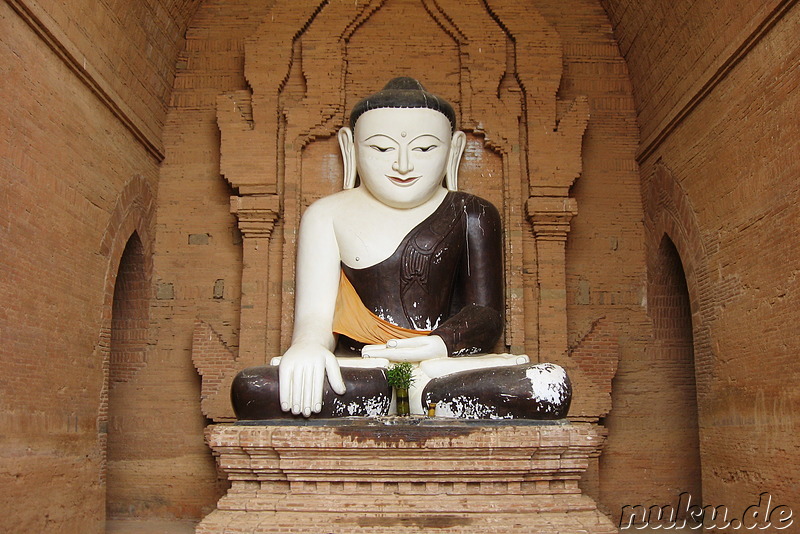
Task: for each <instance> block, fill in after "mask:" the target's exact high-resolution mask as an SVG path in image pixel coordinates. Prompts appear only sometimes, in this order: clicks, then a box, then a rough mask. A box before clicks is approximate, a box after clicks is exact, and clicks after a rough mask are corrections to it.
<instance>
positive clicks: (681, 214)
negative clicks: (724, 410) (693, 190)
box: [642, 159, 713, 411]
mask: <svg viewBox="0 0 800 534" xmlns="http://www.w3.org/2000/svg"><path fill="white" fill-rule="evenodd" d="M642 191H643V200H644V208H645V220H644V225H645V247H646V255H647V270H648V272H650V273H653V272H655V271H656V270H657V261H658V258H659V255H658V251H659V247H660V246H661V241H662V239H663V237H664V236H665V235H666V236H667V237H669V239H670V240H671V241H672V243H673V244H674V245H675V248H676V250H677V251H678V255H679V256H680V259H681V264H682V266H683V271H684V274H685V276H686V285H687V289H688V292H689V304H690V307H691V312H692V330H693V336H694V357H695V376H696V380H697V390H698V409H699V410H700V411H702V402H701V398H702V397H703V396H704V394H705V393H704V392H706V391H708V388H707V386H708V384H710V378H711V373H712V371H713V351H712V348H711V342H710V337H709V327H708V325H709V323H710V313H711V312H712V310H711V308H710V306H709V302H708V300H707V299H704V298H703V288H707V287H708V285H709V268H708V261H707V248H708V243H707V242H706V240H704V239H703V236H702V234H701V231H700V226H699V224H698V222H697V216H696V214H695V211H694V208H693V206H692V203H691V201H690V200H689V197H688V195H687V194H686V192H685V191H684V190H683V188H682V187H681V185H680V183H679V182H678V181H677V180H676V179H675V177H674V175H673V174H672V172H671V171H670V170H669V168H668V167H667V166H666V164H665V163H664V162H663V161H662V160H660V159H659V160H658V161H657V162H656V163H655V165H654V168H653V171H652V172H651V173H650V174H649V176H647V177H646V178H645V179H644V183H643V186H642Z"/></svg>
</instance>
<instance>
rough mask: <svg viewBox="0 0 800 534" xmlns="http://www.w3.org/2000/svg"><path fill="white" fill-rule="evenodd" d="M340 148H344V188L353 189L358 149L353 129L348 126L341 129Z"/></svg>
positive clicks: (339, 136)
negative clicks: (354, 140)
mask: <svg viewBox="0 0 800 534" xmlns="http://www.w3.org/2000/svg"><path fill="white" fill-rule="evenodd" d="M337 137H338V138H339V148H340V149H341V150H342V161H343V162H344V184H343V187H344V189H353V188H354V187H355V186H356V149H355V143H354V142H353V130H351V129H350V128H348V127H347V126H345V127H343V128H342V129H340V130H339V135H338V136H337Z"/></svg>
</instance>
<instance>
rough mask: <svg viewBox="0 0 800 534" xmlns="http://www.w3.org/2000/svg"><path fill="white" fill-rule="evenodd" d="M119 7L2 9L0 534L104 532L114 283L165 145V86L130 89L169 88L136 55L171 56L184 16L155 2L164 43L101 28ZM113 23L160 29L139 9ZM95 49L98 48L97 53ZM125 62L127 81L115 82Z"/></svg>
mask: <svg viewBox="0 0 800 534" xmlns="http://www.w3.org/2000/svg"><path fill="white" fill-rule="evenodd" d="M116 4H121V3H116ZM117 7H120V6H119V5H118V6H117ZM114 9H115V8H114V7H112V6H111V5H110V4H103V5H101V6H98V5H97V3H96V2H69V3H64V2H58V3H56V2H35V1H31V2H23V1H21V0H19V1H17V0H15V1H11V2H4V3H2V5H0V64H2V66H3V75H2V77H1V79H2V81H0V84H1V85H2V91H0V92H1V93H2V100H3V105H2V107H1V108H0V117H2V119H0V125H1V126H0V127H1V128H2V135H1V136H0V139H2V141H0V176H2V180H0V184H2V185H0V269H1V270H2V277H0V278H1V279H0V298H2V302H3V306H2V309H0V339H2V345H0V360H2V362H3V368H2V375H1V377H0V424H2V428H3V431H2V432H1V433H0V436H2V437H0V442H2V447H0V505H1V506H2V509H3V510H4V511H5V512H4V514H2V517H0V530H2V531H3V532H76V533H77V532H80V533H84V532H87V533H88V532H103V531H104V529H105V525H104V521H103V520H104V516H105V486H104V477H105V472H104V471H105V441H106V439H105V436H106V430H107V424H106V421H107V407H106V402H105V397H106V392H107V386H108V383H107V380H106V377H105V370H106V369H107V368H108V357H109V350H110V343H111V315H112V313H111V311H112V300H113V291H114V284H115V279H116V275H117V268H118V265H119V263H120V258H121V256H122V254H123V250H124V249H125V245H126V243H127V242H128V239H129V237H130V236H131V235H132V234H133V232H134V231H135V232H136V233H137V234H138V236H139V237H140V238H141V242H142V252H143V256H144V261H143V270H144V272H145V275H146V276H147V273H149V271H150V270H151V269H152V267H151V266H152V261H151V256H152V236H153V234H154V227H153V225H154V222H155V218H154V211H153V209H152V208H153V207H154V206H153V205H152V199H153V191H154V190H155V188H156V186H157V177H158V165H159V161H158V160H159V156H158V149H157V146H158V145H159V144H160V140H159V137H158V136H156V135H155V134H153V133H152V132H150V131H149V130H150V129H151V128H149V127H147V124H151V121H154V120H155V122H156V123H157V122H158V120H162V119H159V118H158V113H156V112H154V111H153V110H157V109H158V108H161V109H162V110H164V109H166V102H165V101H164V95H165V94H166V92H162V94H161V95H159V94H158V91H156V90H154V89H153V90H151V89H146V90H145V89H142V88H141V87H138V88H135V87H132V86H131V87H130V91H127V89H126V86H129V85H130V83H129V82H130V79H140V80H142V84H144V85H147V86H148V87H150V84H153V85H152V87H155V86H157V85H159V84H161V85H166V87H167V88H168V87H169V86H171V85H172V82H171V77H172V70H171V69H170V68H168V69H166V70H163V71H162V70H158V71H157V70H156V69H155V68H154V67H153V64H152V62H151V61H150V60H149V59H147V58H146V56H147V53H148V52H147V50H148V48H149V49H150V52H151V54H153V53H154V52H153V51H154V50H160V49H161V47H162V46H166V49H165V53H166V55H167V56H170V55H172V53H171V52H169V48H170V47H175V46H179V42H180V39H181V37H182V35H181V34H182V31H180V30H179V28H178V27H177V26H176V25H175V24H176V23H177V24H178V26H179V24H180V19H179V17H178V18H176V19H174V20H173V19H172V15H170V14H168V13H166V12H165V13H163V16H164V17H166V19H165V20H163V21H162V22H166V23H168V24H169V26H170V27H171V28H172V29H170V31H169V33H170V37H169V39H163V38H162V37H156V36H155V35H154V34H150V33H147V34H146V35H145V34H141V38H138V37H137V38H131V39H128V36H120V35H118V33H117V32H110V31H108V30H110V28H111V25H109V24H107V21H108V20H109V19H111V18H114V17H116V16H118V15H119V14H120V13H119V12H115V11H114ZM51 13H52V16H50V14H51ZM137 17H138V18H137ZM121 23H123V24H124V25H125V26H128V25H133V26H137V27H145V26H147V25H149V24H155V25H158V24H159V22H158V20H157V19H156V18H152V17H151V16H150V15H149V14H145V13H138V14H136V15H134V14H133V13H131V14H130V15H129V16H128V17H127V18H126V19H125V20H123V21H121ZM107 31H108V32H107ZM110 43H114V46H111V45H110ZM100 52H102V53H104V54H107V57H106V58H105V59H103V60H99V59H98V60H97V61H96V62H95V59H94V58H95V57H96V54H98V53H100ZM156 55H158V54H156ZM164 61H166V62H167V63H168V64H170V65H171V62H172V59H171V58H169V59H166V58H162V59H159V60H157V62H159V63H163V62H164ZM123 66H124V68H125V69H128V72H129V78H128V79H127V81H126V80H122V79H116V75H115V73H116V71H117V70H119V69H121V68H123ZM159 77H160V81H159V82H156V79H157V78H159ZM108 80H114V83H113V87H112V85H111V84H110V83H109V82H108ZM126 84H127V85H126ZM114 87H116V88H117V89H116V90H115V89H114ZM134 93H136V94H137V96H136V98H134V97H133V96H131V95H133V94H134ZM121 94H124V95H125V96H124V99H125V100H124V101H123V100H122V97H120V95H121ZM115 98H119V100H115ZM137 102H138V104H137ZM134 109H135V110H136V111H133V110H134ZM137 113H141V115H137ZM161 116H162V117H163V111H162V113H161ZM153 129H157V127H156V126H153ZM159 135H160V133H159ZM148 296H149V295H148ZM146 328H149V325H147V326H146Z"/></svg>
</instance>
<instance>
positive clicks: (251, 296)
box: [231, 195, 279, 362]
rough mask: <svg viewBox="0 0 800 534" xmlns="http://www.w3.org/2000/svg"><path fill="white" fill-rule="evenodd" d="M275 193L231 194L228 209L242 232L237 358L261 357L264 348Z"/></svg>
mask: <svg viewBox="0 0 800 534" xmlns="http://www.w3.org/2000/svg"><path fill="white" fill-rule="evenodd" d="M278 212H279V203H278V197H277V195H246V196H232V197H231V213H233V214H235V215H236V217H237V218H238V220H239V230H241V232H242V249H243V257H242V308H241V315H240V325H239V328H240V334H239V358H240V359H242V358H243V357H244V358H243V360H242V361H247V362H251V361H252V362H256V361H263V360H264V359H265V358H266V353H267V348H266V339H267V304H268V302H267V299H268V292H267V287H268V281H269V240H270V236H271V235H272V229H273V228H274V227H275V221H276V220H277V219H278Z"/></svg>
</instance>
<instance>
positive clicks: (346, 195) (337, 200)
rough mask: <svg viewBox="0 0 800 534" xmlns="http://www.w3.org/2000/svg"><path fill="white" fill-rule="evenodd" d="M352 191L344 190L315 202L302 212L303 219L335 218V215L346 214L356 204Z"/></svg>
mask: <svg viewBox="0 0 800 534" xmlns="http://www.w3.org/2000/svg"><path fill="white" fill-rule="evenodd" d="M353 192H354V189H345V190H344V191H339V192H337V193H333V194H332V195H328V196H326V197H322V198H320V199H318V200H315V201H314V202H312V203H311V205H309V206H308V208H306V210H305V211H304V212H303V217H309V218H335V217H336V216H337V215H339V214H341V213H343V212H346V211H347V210H348V209H351V208H352V207H353V204H354V203H357V202H358V200H357V198H356V197H357V195H354V194H353Z"/></svg>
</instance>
